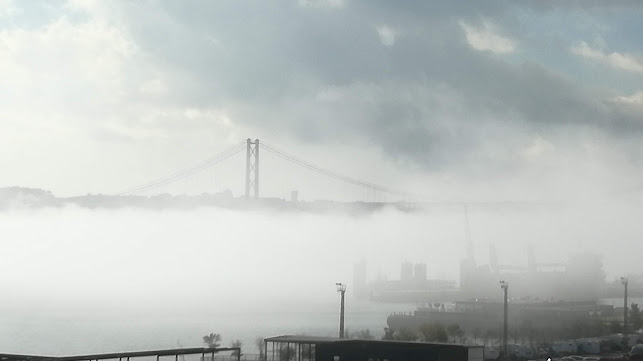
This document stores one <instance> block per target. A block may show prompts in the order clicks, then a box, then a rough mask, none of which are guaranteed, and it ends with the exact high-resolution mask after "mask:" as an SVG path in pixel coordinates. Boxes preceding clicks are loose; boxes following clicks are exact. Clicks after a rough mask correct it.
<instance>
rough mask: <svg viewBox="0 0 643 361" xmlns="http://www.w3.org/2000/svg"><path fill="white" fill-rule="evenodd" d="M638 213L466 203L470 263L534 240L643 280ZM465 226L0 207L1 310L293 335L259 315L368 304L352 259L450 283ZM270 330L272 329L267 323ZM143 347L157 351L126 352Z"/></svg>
mask: <svg viewBox="0 0 643 361" xmlns="http://www.w3.org/2000/svg"><path fill="white" fill-rule="evenodd" d="M634 209H635V208H633V207H632V208H630V207H628V206H625V205H615V204H609V205H608V204H601V205H591V206H587V205H585V206H583V207H575V206H569V205H545V206H543V205H526V206H525V205H522V206H512V205H503V206H494V207H491V206H484V205H477V206H476V205H471V206H469V207H468V219H469V221H468V224H469V227H468V228H469V230H468V232H470V234H471V240H472V242H473V245H474V250H475V256H476V260H477V262H478V263H479V264H483V263H487V262H488V254H489V251H488V250H489V245H491V244H494V245H495V247H496V248H497V252H498V258H499V263H500V264H507V265H526V263H527V248H528V246H529V245H531V246H532V247H533V249H534V251H535V255H536V259H537V261H538V262H564V261H565V260H566V259H567V258H568V256H569V255H571V254H574V253H581V252H593V253H599V254H602V255H603V261H604V268H605V270H606V273H607V276H608V280H609V279H613V278H614V277H616V276H618V275H621V274H625V273H638V272H641V270H640V268H639V266H638V265H639V260H638V253H637V250H636V249H635V248H636V247H635V245H636V244H637V237H638V236H639V235H640V234H642V231H643V224H641V222H638V220H637V214H636V213H635V212H634ZM466 224H467V222H466V218H465V213H464V207H462V206H434V207H429V208H427V209H425V210H418V211H415V212H408V213H407V212H401V211H398V210H395V209H392V208H390V209H384V210H380V211H375V212H373V213H368V214H361V215H349V214H346V213H305V212H291V211H288V212H284V211H280V212H278V211H274V212H273V211H267V210H246V211H236V210H235V211H233V210H225V209H219V208H198V209H193V210H175V209H166V210H143V209H134V208H122V209H116V210H106V209H95V210H90V209H85V208H78V207H71V206H69V207H64V208H58V209H56V208H45V209H40V210H8V211H5V212H2V213H0V236H1V237H2V239H3V242H2V243H1V244H0V252H1V253H2V255H3V256H4V257H3V261H2V262H1V263H0V284H2V286H3V290H4V294H5V296H4V297H3V298H2V299H1V300H0V307H1V308H2V309H3V310H4V313H3V314H4V315H10V316H6V319H10V320H12V321H11V322H15V324H16V325H20V326H19V327H22V328H27V329H29V328H30V327H32V328H34V329H38V328H41V326H42V324H44V323H45V322H47V325H48V327H51V320H52V319H55V320H58V322H60V324H61V325H62V326H61V327H64V328H69V329H68V331H69V332H72V331H73V330H76V328H77V327H80V326H79V324H80V323H82V322H83V320H88V319H92V320H94V319H97V318H99V319H103V320H109V321H110V322H112V323H117V324H121V325H127V324H129V325H134V324H137V325H138V326H136V327H141V326H140V325H141V323H140V322H139V323H137V320H140V317H149V319H156V320H157V322H163V323H167V324H168V325H171V324H172V322H176V325H177V328H175V330H176V332H179V331H180V327H179V325H183V326H185V324H184V323H181V322H182V321H180V320H185V319H191V320H200V321H194V322H197V323H198V324H199V325H202V324H201V323H203V325H202V327H201V328H198V329H199V331H195V330H192V331H191V332H204V333H205V332H207V331H208V330H209V329H208V327H209V326H207V325H209V324H210V323H212V326H211V327H212V330H211V332H221V333H224V334H225V333H226V330H225V329H217V320H219V319H220V317H228V318H230V317H233V316H234V315H239V317H240V319H241V318H243V319H244V321H243V323H244V327H246V328H248V329H253V328H257V329H261V330H264V331H262V332H268V333H270V330H272V328H270V327H273V326H274V327H275V329H274V330H275V331H274V332H284V331H283V330H284V328H283V327H286V328H290V327H291V326H292V328H293V329H295V330H293V333H295V332H296V331H297V330H299V329H300V328H305V327H306V326H310V325H306V324H305V323H306V322H307V321H304V319H302V318H301V316H298V317H299V318H297V317H294V316H293V318H292V319H288V320H286V319H281V320H279V321H274V320H264V321H261V315H270V314H272V313H275V312H286V313H288V312H292V313H293V314H299V315H301V314H304V313H314V312H319V313H327V314H328V315H330V316H329V317H331V319H332V322H333V323H334V322H335V320H334V318H335V316H334V315H335V313H336V312H337V311H336V308H337V302H338V295H337V293H336V291H335V285H334V283H335V282H344V283H347V284H348V293H347V296H348V302H347V307H348V308H349V309H350V308H351V307H352V308H353V310H355V309H368V308H369V307H371V306H370V305H365V304H359V303H356V302H355V301H353V300H351V298H350V295H351V283H352V281H353V275H352V271H353V264H354V263H355V262H357V261H359V260H360V259H365V260H366V262H367V269H368V271H367V273H368V274H367V277H368V279H369V280H374V279H377V278H388V279H398V278H399V270H400V263H401V262H404V261H410V262H426V263H427V268H428V276H429V278H449V279H454V280H458V277H459V262H460V260H461V259H462V258H463V257H464V256H465V254H466V240H467V237H468V236H467V226H466ZM387 307H388V306H387ZM395 307H398V308H399V311H411V309H410V306H403V305H401V306H390V309H391V310H396V308H395ZM244 315H245V316H244ZM248 315H254V316H252V317H250V319H248ZM235 317H236V316H235ZM244 317H245V318H244ZM43 320H48V321H43ZM5 321H6V320H5ZM385 321H386V320H385V318H384V317H383V319H382V320H375V321H374V322H375V323H376V324H378V325H379V324H381V325H382V326H383V325H385ZM199 322H201V323H199ZM275 322H276V323H281V325H278V324H276V325H268V323H275ZM311 322H312V321H311ZM205 324H207V325H205ZM347 324H348V325H349V327H350V319H348V320H347ZM288 325H291V326H288ZM219 326H220V325H219ZM83 327H90V326H88V325H85V326H83ZM96 327H100V326H96ZM221 327H222V326H221ZM279 327H282V328H279ZM333 327H334V325H331V326H329V328H330V329H332V328H333ZM202 329H203V331H201V330H202ZM266 330H268V331H266ZM277 330H279V331H277ZM228 331H229V330H228ZM77 332H80V331H77ZM141 332H142V331H141ZM229 332H230V331H229ZM238 332H241V331H238ZM148 336H149V335H148ZM263 336H270V334H266V335H263ZM150 337H151V336H150ZM237 337H249V336H248V335H238V336H237ZM71 338H73V332H72V333H71V334H69V337H68V339H71ZM195 341H197V344H198V339H195ZM27 344H29V345H32V346H33V344H37V342H30V343H27ZM191 344H192V345H193V344H194V342H192V343H191ZM145 345H147V346H150V345H157V344H155V343H144V344H139V343H136V342H133V343H131V344H129V347H131V348H133V349H137V348H140V347H141V346H145ZM117 346H118V347H116V348H119V347H120V348H123V347H128V345H124V344H118V345H117ZM158 346H166V347H174V346H176V345H175V344H169V345H167V344H163V345H158ZM105 348H106V349H107V350H109V349H114V348H111V347H105ZM72 349H73V348H72ZM47 350H49V349H46V348H45V349H43V350H42V351H47ZM101 350H102V349H101ZM34 351H38V350H33V351H32V352H34Z"/></svg>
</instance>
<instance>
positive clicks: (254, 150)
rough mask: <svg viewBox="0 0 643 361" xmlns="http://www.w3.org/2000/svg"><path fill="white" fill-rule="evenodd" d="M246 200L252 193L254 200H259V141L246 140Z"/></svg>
mask: <svg viewBox="0 0 643 361" xmlns="http://www.w3.org/2000/svg"><path fill="white" fill-rule="evenodd" d="M246 142H247V143H246V144H247V146H246V198H250V191H251V190H252V191H254V198H255V199H257V198H259V139H255V140H254V142H253V141H252V139H250V138H248V139H247V140H246Z"/></svg>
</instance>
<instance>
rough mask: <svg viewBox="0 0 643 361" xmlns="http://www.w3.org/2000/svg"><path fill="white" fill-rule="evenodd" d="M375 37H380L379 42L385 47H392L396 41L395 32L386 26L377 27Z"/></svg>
mask: <svg viewBox="0 0 643 361" xmlns="http://www.w3.org/2000/svg"><path fill="white" fill-rule="evenodd" d="M376 29H377V35H379V37H380V42H381V43H382V45H385V46H393V45H394V44H395V40H397V39H396V38H397V34H398V33H397V31H396V30H395V29H393V28H392V27H390V26H388V25H382V26H378V27H377V28H376Z"/></svg>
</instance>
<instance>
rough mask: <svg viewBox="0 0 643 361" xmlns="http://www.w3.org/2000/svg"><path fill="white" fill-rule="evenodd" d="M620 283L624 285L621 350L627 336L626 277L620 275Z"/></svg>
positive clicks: (625, 346)
mask: <svg viewBox="0 0 643 361" xmlns="http://www.w3.org/2000/svg"><path fill="white" fill-rule="evenodd" d="M621 283H622V284H623V286H624V287H625V293H624V295H623V351H626V350H627V346H628V342H627V341H628V340H627V338H628V336H627V277H621Z"/></svg>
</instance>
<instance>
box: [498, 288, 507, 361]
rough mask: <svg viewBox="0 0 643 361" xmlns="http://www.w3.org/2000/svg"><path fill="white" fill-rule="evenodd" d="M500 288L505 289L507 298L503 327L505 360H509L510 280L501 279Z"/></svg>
mask: <svg viewBox="0 0 643 361" xmlns="http://www.w3.org/2000/svg"><path fill="white" fill-rule="evenodd" d="M500 288H502V290H503V291H504V296H505V297H504V298H505V318H504V324H503V329H502V350H503V352H504V357H505V360H509V348H508V346H507V310H508V309H507V290H508V289H509V282H506V281H500Z"/></svg>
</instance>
